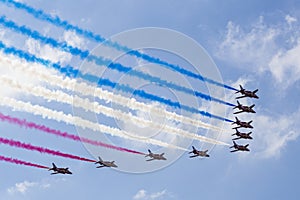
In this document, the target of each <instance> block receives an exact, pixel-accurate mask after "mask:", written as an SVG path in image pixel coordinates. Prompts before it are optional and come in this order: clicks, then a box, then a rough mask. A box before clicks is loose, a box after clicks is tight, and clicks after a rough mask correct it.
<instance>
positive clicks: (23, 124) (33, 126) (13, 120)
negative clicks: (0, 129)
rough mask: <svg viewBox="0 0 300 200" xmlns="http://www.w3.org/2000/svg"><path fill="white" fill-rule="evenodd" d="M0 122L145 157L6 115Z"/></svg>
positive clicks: (0, 115)
mask: <svg viewBox="0 0 300 200" xmlns="http://www.w3.org/2000/svg"><path fill="white" fill-rule="evenodd" d="M0 120H2V121H6V122H9V123H13V124H18V125H19V126H21V127H26V128H31V129H36V130H39V131H43V132H46V133H50V134H53V135H56V136H60V137H64V138H68V139H71V140H75V141H81V142H84V143H88V144H91V145H94V146H101V147H106V148H110V149H114V150H118V151H123V152H128V153H134V154H140V155H145V154H144V153H142V152H139V151H134V150H130V149H126V148H122V147H117V146H114V145H110V144H106V143H103V142H100V141H95V140H90V139H88V138H83V137H79V136H77V135H72V134H69V133H66V132H61V131H59V130H55V129H51V128H49V127H47V126H44V125H39V124H36V123H33V122H28V121H26V120H25V119H19V118H15V117H11V116H8V115H4V114H2V113H0Z"/></svg>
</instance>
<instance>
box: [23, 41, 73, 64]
mask: <svg viewBox="0 0 300 200" xmlns="http://www.w3.org/2000/svg"><path fill="white" fill-rule="evenodd" d="M25 45H26V47H27V49H28V52H29V53H31V54H34V55H36V56H37V57H40V58H43V59H47V60H50V61H52V62H60V63H68V62H69V61H70V60H71V58H72V55H71V54H69V53H66V52H63V51H60V50H58V49H55V48H52V47H50V46H49V45H41V44H40V43H39V42H38V41H36V40H33V39H27V40H26V42H25Z"/></svg>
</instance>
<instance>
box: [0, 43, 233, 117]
mask: <svg viewBox="0 0 300 200" xmlns="http://www.w3.org/2000/svg"><path fill="white" fill-rule="evenodd" d="M0 49H2V51H3V52H4V53H5V54H11V55H14V56H17V57H19V58H21V59H24V60H26V61H27V62H34V63H38V64H42V65H44V66H46V67H52V68H54V69H56V70H58V71H59V72H60V73H62V74H64V75H66V76H68V77H71V78H82V79H84V80H87V81H89V82H92V83H96V84H97V85H98V86H108V87H111V88H113V89H116V90H119V91H123V92H126V93H130V94H133V95H135V96H139V97H141V98H144V99H148V100H151V101H155V102H159V103H162V104H165V105H167V106H171V107H173V108H178V109H184V110H186V111H188V112H191V113H195V114H201V115H203V116H206V117H210V118H215V119H219V120H222V121H226V122H233V121H232V120H229V119H226V118H223V117H220V116H216V115H212V114H210V113H208V112H205V111H201V110H197V109H196V108H193V107H189V106H186V105H181V104H180V103H179V102H174V101H171V100H170V99H165V98H162V97H158V96H155V95H153V94H149V93H147V92H145V91H143V90H136V89H134V88H131V87H130V86H128V85H124V84H118V83H115V82H112V81H110V80H109V79H102V78H99V77H96V76H93V75H90V74H82V73H81V72H80V71H79V70H77V69H74V68H73V67H72V66H70V65H67V66H66V67H62V66H61V65H60V64H59V63H52V62H50V61H49V60H45V59H42V58H38V57H36V56H34V55H32V54H30V53H27V52H25V51H22V50H19V49H16V48H14V47H7V46H6V45H5V44H4V43H3V42H2V41H0Z"/></svg>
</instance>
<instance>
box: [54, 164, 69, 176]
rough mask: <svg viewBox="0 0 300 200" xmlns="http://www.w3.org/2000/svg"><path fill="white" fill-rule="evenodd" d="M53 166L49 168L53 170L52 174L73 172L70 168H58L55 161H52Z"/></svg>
mask: <svg viewBox="0 0 300 200" xmlns="http://www.w3.org/2000/svg"><path fill="white" fill-rule="evenodd" d="M52 166H53V167H52V168H49V171H50V170H53V173H51V175H53V174H72V172H70V171H69V168H68V167H67V168H58V167H56V165H55V164H54V163H52Z"/></svg>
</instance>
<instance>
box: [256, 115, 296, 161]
mask: <svg viewBox="0 0 300 200" xmlns="http://www.w3.org/2000/svg"><path fill="white" fill-rule="evenodd" d="M299 120H300V110H298V111H296V112H294V113H291V114H289V115H282V116H279V117H274V116H267V115H258V116H257V117H256V120H255V133H254V134H253V137H254V138H255V140H254V143H253V145H252V146H253V149H255V151H256V152H255V155H256V157H258V158H271V157H277V158H278V157H280V155H281V152H282V151H283V150H284V149H285V147H286V146H287V145H288V143H289V142H292V141H295V140H297V139H298V137H299V135H300V131H299V128H300V126H299V123H298V122H299Z"/></svg>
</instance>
